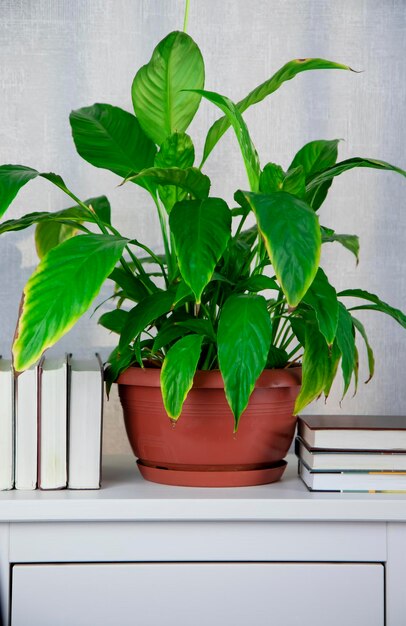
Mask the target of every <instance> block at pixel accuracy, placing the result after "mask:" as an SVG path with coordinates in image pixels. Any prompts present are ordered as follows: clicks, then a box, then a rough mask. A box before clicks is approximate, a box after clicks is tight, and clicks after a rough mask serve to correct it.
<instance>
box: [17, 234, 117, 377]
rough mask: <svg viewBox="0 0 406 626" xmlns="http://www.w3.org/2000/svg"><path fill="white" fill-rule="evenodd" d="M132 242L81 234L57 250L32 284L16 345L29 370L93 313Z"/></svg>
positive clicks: (26, 291) (26, 294)
mask: <svg viewBox="0 0 406 626" xmlns="http://www.w3.org/2000/svg"><path fill="white" fill-rule="evenodd" d="M126 241H127V240H126V239H123V238H121V237H114V236H110V235H81V236H80V237H74V238H73V239H68V240H67V241H64V242H63V243H61V244H60V245H59V246H57V247H56V248H53V249H52V250H51V251H50V252H49V253H48V254H47V255H46V256H45V257H44V258H43V259H42V261H41V262H40V264H39V265H38V267H37V269H36V270H35V272H34V273H33V274H32V276H31V277H30V279H29V280H28V282H27V284H26V286H25V288H24V292H23V300H22V305H21V312H20V318H19V321H18V326H17V331H16V339H15V341H14V346H13V356H14V367H15V369H16V370H17V371H22V370H24V369H27V368H28V367H30V365H32V364H33V363H35V362H36V361H37V360H38V359H39V357H40V356H41V354H42V353H43V352H44V350H46V349H47V348H49V347H50V346H52V345H53V344H54V343H56V341H58V339H60V338H61V337H62V336H63V335H64V334H65V333H66V332H68V330H70V328H72V326H73V325H74V324H75V323H76V322H77V320H78V319H79V318H80V317H81V315H83V313H85V311H87V309H88V308H89V306H90V305H91V303H92V302H93V300H94V298H95V297H96V296H97V294H98V292H99V290H100V287H101V286H102V284H103V282H104V281H105V279H106V278H107V276H108V275H109V274H110V272H111V271H112V269H113V268H114V266H115V264H116V263H117V261H118V259H119V258H120V256H121V254H122V252H123V249H124V246H125V244H126Z"/></svg>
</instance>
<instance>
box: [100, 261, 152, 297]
mask: <svg viewBox="0 0 406 626" xmlns="http://www.w3.org/2000/svg"><path fill="white" fill-rule="evenodd" d="M108 278H110V279H111V280H114V282H115V283H116V284H117V285H118V286H119V287H121V289H122V291H123V295H124V297H125V298H128V299H129V300H133V301H134V302H140V301H141V300H143V299H144V298H146V297H147V296H148V295H149V293H150V292H149V291H148V289H147V287H146V286H145V285H144V283H143V282H142V280H141V278H140V277H138V276H134V274H131V273H130V272H128V271H126V270H124V269H122V268H121V267H115V268H114V270H113V271H112V272H111V274H110V275H109V276H108ZM149 285H150V283H148V287H149ZM157 290H158V288H157Z"/></svg>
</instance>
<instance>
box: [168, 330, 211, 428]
mask: <svg viewBox="0 0 406 626" xmlns="http://www.w3.org/2000/svg"><path fill="white" fill-rule="evenodd" d="M202 342H203V337H202V336H201V335H187V336H186V337H183V338H182V339H179V341H177V342H176V343H175V344H174V345H173V346H172V348H170V349H169V350H168V353H167V355H166V358H165V362H164V364H163V366H162V370H161V387H162V399H163V401H164V406H165V409H166V412H167V414H168V415H169V417H171V418H172V419H173V420H177V419H178V417H179V415H180V414H181V411H182V406H183V403H184V401H185V399H186V396H187V394H188V393H189V391H190V389H191V388H192V385H193V377H194V375H195V373H196V368H197V363H198V361H199V358H200V351H201V348H202Z"/></svg>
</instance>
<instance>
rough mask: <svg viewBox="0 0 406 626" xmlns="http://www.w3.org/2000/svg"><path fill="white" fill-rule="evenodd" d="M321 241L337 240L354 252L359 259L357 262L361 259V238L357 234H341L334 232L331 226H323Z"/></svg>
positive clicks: (330, 241)
mask: <svg viewBox="0 0 406 626" xmlns="http://www.w3.org/2000/svg"><path fill="white" fill-rule="evenodd" d="M321 241H322V243H332V242H334V241H337V242H338V243H340V244H341V245H342V246H344V248H346V249H347V250H349V251H350V252H352V253H353V255H354V256H355V258H356V259H357V263H358V261H359V238H358V237H357V235H339V234H337V233H335V232H334V230H332V229H331V228H326V227H325V226H322V227H321Z"/></svg>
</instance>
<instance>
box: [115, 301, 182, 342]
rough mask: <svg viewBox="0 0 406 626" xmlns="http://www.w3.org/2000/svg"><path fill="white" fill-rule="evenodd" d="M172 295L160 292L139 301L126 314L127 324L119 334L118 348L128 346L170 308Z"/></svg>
mask: <svg viewBox="0 0 406 626" xmlns="http://www.w3.org/2000/svg"><path fill="white" fill-rule="evenodd" d="M173 299H174V295H173V293H171V292H169V291H160V292H158V293H153V294H151V295H149V296H148V297H147V298H144V300H141V302H140V303H139V304H137V306H135V307H134V308H133V309H131V311H130V312H129V314H128V318H127V322H126V324H125V326H124V328H123V330H122V332H121V336H120V344H119V346H120V348H123V347H125V346H127V345H128V344H130V343H131V342H132V341H133V340H134V339H136V338H137V337H138V335H140V334H141V333H142V331H144V330H145V329H146V328H148V327H149V326H151V325H152V323H153V322H154V321H155V320H156V319H157V318H159V317H161V316H162V315H165V314H166V313H169V311H170V310H171V308H172V304H173Z"/></svg>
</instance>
